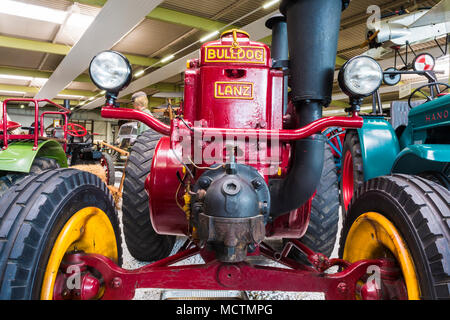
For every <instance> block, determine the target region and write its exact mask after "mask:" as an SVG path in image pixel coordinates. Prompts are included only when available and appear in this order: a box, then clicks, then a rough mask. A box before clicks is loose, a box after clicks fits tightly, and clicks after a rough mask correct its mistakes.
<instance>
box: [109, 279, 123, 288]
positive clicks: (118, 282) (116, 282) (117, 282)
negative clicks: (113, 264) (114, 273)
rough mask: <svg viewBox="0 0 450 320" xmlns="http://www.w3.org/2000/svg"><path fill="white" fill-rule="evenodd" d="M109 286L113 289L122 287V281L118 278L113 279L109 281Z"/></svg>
mask: <svg viewBox="0 0 450 320" xmlns="http://www.w3.org/2000/svg"><path fill="white" fill-rule="evenodd" d="M111 286H112V287H113V288H119V287H121V286H122V279H120V278H119V277H115V278H114V279H112V281H111Z"/></svg>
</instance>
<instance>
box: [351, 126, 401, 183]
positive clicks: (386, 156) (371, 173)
mask: <svg viewBox="0 0 450 320" xmlns="http://www.w3.org/2000/svg"><path fill="white" fill-rule="evenodd" d="M358 135H359V142H360V144H361V154H362V159H363V169H364V180H365V181H368V180H370V179H373V178H376V177H379V176H384V175H387V174H390V173H391V169H392V165H393V164H394V162H395V159H396V158H397V155H398V154H399V152H400V147H399V142H398V138H397V135H396V134H395V131H394V129H393V128H392V126H391V124H390V123H389V122H388V121H386V120H385V119H384V118H383V117H365V118H364V125H363V127H362V128H361V129H358Z"/></svg>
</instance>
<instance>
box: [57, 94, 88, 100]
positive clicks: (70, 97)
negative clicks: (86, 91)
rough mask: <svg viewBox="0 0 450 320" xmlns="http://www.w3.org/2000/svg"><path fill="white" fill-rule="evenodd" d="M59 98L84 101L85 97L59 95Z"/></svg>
mask: <svg viewBox="0 0 450 320" xmlns="http://www.w3.org/2000/svg"><path fill="white" fill-rule="evenodd" d="M58 97H60V98H67V99H83V98H84V96H77V95H72V94H58Z"/></svg>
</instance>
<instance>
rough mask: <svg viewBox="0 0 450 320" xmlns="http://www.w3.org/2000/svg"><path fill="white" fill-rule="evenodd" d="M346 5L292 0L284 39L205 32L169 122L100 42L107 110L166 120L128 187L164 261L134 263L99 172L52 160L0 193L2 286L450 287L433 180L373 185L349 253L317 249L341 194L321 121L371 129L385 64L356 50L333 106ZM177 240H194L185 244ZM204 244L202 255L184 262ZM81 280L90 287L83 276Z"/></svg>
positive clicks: (344, 294)
mask: <svg viewBox="0 0 450 320" xmlns="http://www.w3.org/2000/svg"><path fill="white" fill-rule="evenodd" d="M348 4H349V1H347V0H314V1H311V0H283V1H282V3H281V6H280V11H281V12H282V14H283V15H282V16H276V17H274V18H272V19H271V22H269V23H268V26H269V27H271V28H272V33H273V43H272V50H269V48H268V47H267V46H266V45H265V44H263V43H259V42H255V41H251V40H250V37H249V35H248V34H247V33H246V32H244V31H240V30H235V29H233V30H229V31H226V32H224V33H223V34H222V35H221V37H220V39H218V40H215V41H210V42H207V43H205V44H203V45H202V47H201V49H200V58H199V59H194V60H191V61H189V62H188V69H187V70H186V72H185V87H184V90H185V92H184V103H183V106H182V112H180V114H177V115H176V116H174V117H173V118H172V119H171V123H170V126H169V125H166V124H164V123H162V122H161V121H158V120H157V119H156V118H155V117H153V116H152V115H149V114H147V113H145V112H140V111H137V110H133V109H124V108H117V107H116V99H117V96H118V93H119V92H120V90H122V89H123V88H125V87H126V86H127V85H128V84H129V83H130V82H131V78H132V70H131V65H130V64H129V62H128V61H127V59H126V58H125V57H124V56H123V55H121V54H120V53H117V52H114V51H105V52H101V53H99V54H98V55H97V56H96V57H95V58H94V59H93V60H92V62H91V65H90V75H91V79H92V80H93V82H94V83H95V84H96V85H97V86H98V87H99V88H101V89H102V90H106V91H107V96H106V105H105V106H104V107H103V108H102V116H103V117H105V118H116V119H126V120H134V121H141V122H143V123H144V124H146V125H147V126H149V127H150V128H151V129H153V131H152V130H149V131H146V132H144V134H143V135H141V136H140V137H138V138H137V140H136V143H135V144H134V146H133V148H132V150H131V153H130V157H129V163H128V165H127V173H126V179H127V181H125V186H124V195H123V225H124V235H125V241H126V243H127V246H128V248H129V250H130V252H131V254H132V255H133V256H135V257H136V258H138V259H141V260H145V261H151V263H149V264H148V265H146V266H144V267H142V268H140V269H137V270H125V269H122V268H121V262H122V255H121V251H122V246H121V234H120V228H119V221H118V217H117V214H116V212H115V210H114V205H113V202H112V198H111V195H110V194H109V192H108V191H107V190H106V188H105V186H104V184H103V183H101V182H100V180H99V179H97V178H96V177H95V176H93V175H90V174H88V173H85V172H80V171H76V170H72V169H57V170H53V171H47V172H44V173H42V174H41V175H33V176H30V177H28V178H27V179H25V180H23V181H22V182H21V183H20V184H18V185H17V186H15V187H13V188H10V189H9V190H8V195H7V196H4V197H2V199H1V200H0V219H1V220H0V223H1V228H0V230H1V231H3V230H9V232H7V233H2V234H0V237H2V240H4V241H2V242H1V243H2V244H3V245H2V247H0V250H1V251H0V257H1V259H0V263H1V264H0V284H1V289H0V297H1V298H3V299H33V298H41V299H82V300H88V299H131V298H133V296H134V294H135V289H136V288H165V289H191V290H192V289H199V290H258V291H259V290H269V291H280V290H281V291H303V292H304V291H314V292H323V293H324V294H325V297H326V298H328V299H355V298H361V299H421V298H422V299H439V298H444V299H445V298H449V282H448V279H449V269H448V268H449V258H450V254H449V244H448V240H449V226H448V224H447V223H446V222H445V219H448V215H449V205H448V199H449V192H448V190H446V189H445V188H443V187H441V186H439V185H437V184H435V183H433V182H432V181H429V180H427V179H424V178H421V177H418V176H415V175H393V176H383V177H378V178H375V179H372V180H370V181H368V182H367V183H365V184H364V185H363V187H362V188H360V189H358V191H357V193H356V195H355V197H354V199H353V200H352V203H351V205H350V207H349V210H348V213H347V215H346V217H345V219H344V221H343V228H342V233H341V236H340V244H341V245H340V258H329V257H328V256H327V255H325V254H323V253H322V252H320V251H321V250H322V249H320V248H318V247H320V245H317V244H318V243H319V244H320V243H321V241H322V240H321V239H319V238H320V237H323V238H326V237H327V236H328V235H329V234H328V233H327V232H328V231H330V232H331V233H335V232H336V231H335V230H336V229H334V226H333V228H332V227H331V226H329V227H328V229H327V228H324V229H322V231H318V232H315V231H314V230H311V229H314V225H313V224H310V222H311V221H313V220H314V219H316V221H317V219H320V217H321V216H326V217H327V219H330V217H333V218H332V219H331V220H327V221H333V219H336V217H337V212H338V210H337V209H338V208H337V207H338V205H339V199H338V197H337V192H338V191H337V184H338V180H337V176H336V172H335V167H334V163H333V159H332V156H331V153H330V152H329V149H328V148H326V143H325V137H324V136H323V135H322V134H321V132H322V131H323V130H324V129H326V128H328V127H343V128H348V129H356V128H361V127H362V126H363V124H364V119H363V118H361V117H360V116H359V115H358V109H359V102H360V98H361V97H364V96H369V95H371V94H372V93H373V92H375V91H376V90H377V89H378V87H379V86H380V85H381V79H382V76H383V71H382V70H381V67H380V66H379V64H378V63H377V62H376V61H375V60H373V59H370V58H366V57H359V58H355V59H354V60H352V62H353V63H350V64H348V65H347V67H346V69H345V72H344V82H343V83H344V84H345V87H344V91H345V92H346V93H347V94H348V95H349V96H350V108H351V111H352V112H351V115H350V116H348V117H329V118H323V117H322V108H323V107H324V106H327V105H328V104H329V103H330V101H331V92H332V84H333V74H334V67H335V58H336V52H337V42H338V34H339V25H340V17H341V11H342V10H344V9H345V8H346V7H347V5H348ZM299 35H300V37H302V38H301V39H300V38H299ZM302 35H304V37H303V36H302ZM286 48H288V50H286ZM288 52H289V54H288ZM288 55H289V63H288ZM289 87H290V93H289V95H288V88H289ZM327 154H328V155H327ZM330 160H331V161H330ZM324 190H326V192H325V196H330V197H332V198H325V196H324ZM332 195H334V196H332ZM24 198H26V201H24V200H23V199H24ZM315 199H320V200H321V201H317V202H315ZM318 217H319V218H318ZM334 223H335V224H337V220H334ZM324 226H326V223H324V224H323V225H321V226H319V227H322V228H323V227H324ZM306 235H309V237H311V238H313V239H312V240H311V241H310V243H312V245H309V244H306V243H307V241H306V240H305V237H306ZM177 236H180V237H185V239H186V243H185V244H184V245H183V246H182V247H181V248H180V249H179V250H178V251H177V252H175V253H173V254H171V253H172V251H173V246H174V243H175V238H176V237H177ZM334 238H335V235H334ZM270 239H278V241H280V242H282V243H283V246H282V248H281V249H279V250H278V249H275V248H273V247H272V246H271V245H269V244H268V242H267V240H270ZM197 254H199V255H200V256H201V257H202V259H203V260H204V264H193V265H174V264H176V263H178V262H181V261H183V260H185V259H187V258H189V257H192V256H194V255H197ZM252 257H265V258H267V259H269V260H271V261H272V262H275V263H278V264H281V265H283V267H282V268H281V267H273V266H267V265H264V266H262V265H260V264H258V263H257V262H255V261H257V260H255V259H252ZM305 260H306V262H305ZM333 266H339V268H338V270H337V271H332V270H330V268H331V267H333ZM73 277H77V279H78V280H79V283H80V286H78V287H74V286H72V285H70V283H71V280H72V279H73Z"/></svg>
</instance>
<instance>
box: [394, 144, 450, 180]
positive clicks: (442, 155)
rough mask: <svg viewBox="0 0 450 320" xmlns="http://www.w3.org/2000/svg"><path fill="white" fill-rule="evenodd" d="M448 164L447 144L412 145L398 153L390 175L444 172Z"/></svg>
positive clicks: (448, 150) (448, 152)
mask: <svg viewBox="0 0 450 320" xmlns="http://www.w3.org/2000/svg"><path fill="white" fill-rule="evenodd" d="M448 163H450V146H449V145H448V144H414V145H410V146H408V147H406V148H405V149H403V150H402V152H400V154H399V155H398V156H397V159H396V160H395V163H394V165H393V167H392V173H406V174H419V173H421V172H426V171H437V172H444V171H445V169H446V166H447V165H448Z"/></svg>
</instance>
